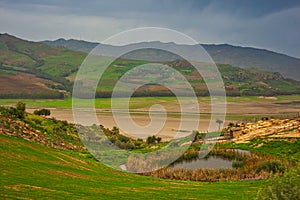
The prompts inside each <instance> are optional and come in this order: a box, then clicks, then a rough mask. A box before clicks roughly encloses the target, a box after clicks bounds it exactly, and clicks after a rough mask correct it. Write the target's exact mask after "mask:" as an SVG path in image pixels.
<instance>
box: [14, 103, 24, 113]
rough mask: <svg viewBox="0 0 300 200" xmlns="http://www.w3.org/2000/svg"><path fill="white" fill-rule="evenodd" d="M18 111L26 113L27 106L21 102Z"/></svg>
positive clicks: (17, 107) (17, 106)
mask: <svg viewBox="0 0 300 200" xmlns="http://www.w3.org/2000/svg"><path fill="white" fill-rule="evenodd" d="M16 109H17V110H20V111H23V112H25V110H26V104H25V103H23V102H21V101H19V102H18V103H17V105H16Z"/></svg>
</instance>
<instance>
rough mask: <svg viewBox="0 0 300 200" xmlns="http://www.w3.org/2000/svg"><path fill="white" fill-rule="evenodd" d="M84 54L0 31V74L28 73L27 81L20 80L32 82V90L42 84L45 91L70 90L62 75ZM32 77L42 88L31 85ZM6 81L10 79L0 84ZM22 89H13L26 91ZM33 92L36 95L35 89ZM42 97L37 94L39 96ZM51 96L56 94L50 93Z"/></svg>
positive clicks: (21, 74) (72, 68)
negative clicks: (0, 32) (28, 78)
mask: <svg viewBox="0 0 300 200" xmlns="http://www.w3.org/2000/svg"><path fill="white" fill-rule="evenodd" d="M84 57H85V54H84V53H80V52H74V51H70V50H68V49H64V48H59V47H50V46H48V45H45V44H42V43H37V42H30V41H26V40H22V39H19V38H16V37H14V36H11V35H8V34H1V35H0V74H1V76H3V75H6V76H14V75H17V76H25V77H26V76H31V77H33V78H32V80H31V81H30V83H28V82H29V80H28V81H27V79H25V80H23V81H24V84H25V85H26V84H33V85H32V86H31V87H32V88H33V90H37V91H40V92H43V91H44V90H45V87H46V88H47V89H46V90H48V92H49V91H54V90H56V92H57V91H58V90H70V88H71V83H70V82H69V81H68V80H67V79H65V77H66V76H68V75H69V74H71V73H73V72H75V71H77V69H78V67H79V66H80V63H81V62H82V60H83V59H84ZM36 78H39V81H40V83H41V84H39V85H42V86H43V88H41V87H37V86H36V87H35V86H34V85H35V83H33V82H34V81H36V80H37V79H36ZM9 82H10V80H7V83H3V86H4V87H5V86H6V85H7V84H9ZM8 89H9V88H8ZM19 89H21V90H19ZM23 89H24V88H22V86H21V87H16V88H15V89H14V90H13V93H14V94H15V95H16V96H17V95H18V94H19V95H21V96H22V95H23V96H24V93H25V94H26V92H24V91H23ZM2 94H3V93H2ZM25 96H26V95H25ZM37 96H39V95H38V93H37ZM43 97H44V96H43V95H40V98H43ZM53 98H57V96H55V95H54V96H53Z"/></svg>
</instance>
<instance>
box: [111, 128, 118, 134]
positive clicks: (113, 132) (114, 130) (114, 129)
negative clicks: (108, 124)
mask: <svg viewBox="0 0 300 200" xmlns="http://www.w3.org/2000/svg"><path fill="white" fill-rule="evenodd" d="M111 132H112V134H114V135H116V134H119V133H120V130H119V128H118V127H116V126H114V127H113V128H112V129H111Z"/></svg>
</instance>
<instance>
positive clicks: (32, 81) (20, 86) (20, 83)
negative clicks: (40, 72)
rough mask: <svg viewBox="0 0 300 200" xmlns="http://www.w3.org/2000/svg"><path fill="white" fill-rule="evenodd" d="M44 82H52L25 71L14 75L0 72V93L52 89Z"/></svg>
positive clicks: (34, 91)
mask: <svg viewBox="0 0 300 200" xmlns="http://www.w3.org/2000/svg"><path fill="white" fill-rule="evenodd" d="M45 83H49V84H53V82H52V81H49V80H46V79H41V78H38V77H36V76H34V75H32V74H27V73H17V74H15V75H14V76H11V75H8V74H0V86H1V87H0V93H3V94H5V93H14V94H16V93H36V92H45V91H46V92H47V91H52V90H51V89H50V88H48V87H47V86H46V85H45Z"/></svg>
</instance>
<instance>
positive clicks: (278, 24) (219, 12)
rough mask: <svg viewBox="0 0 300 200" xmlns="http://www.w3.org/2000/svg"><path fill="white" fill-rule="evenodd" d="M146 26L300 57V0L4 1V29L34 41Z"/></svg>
mask: <svg viewBox="0 0 300 200" xmlns="http://www.w3.org/2000/svg"><path fill="white" fill-rule="evenodd" d="M144 26H155V27H156V26H157V27H165V28H171V29H174V30H177V31H180V32H183V33H185V34H187V35H189V36H191V37H192V38H194V39H196V40H197V41H198V42H199V43H215V44H220V43H228V44H233V45H240V46H252V47H258V48H264V49H269V50H273V51H276V52H280V53H284V54H288V55H291V56H295V57H298V58H300V1H299V0H295V1H288V0H270V1H267V0H218V1H217V0H212V1H208V0H90V1H89V0H86V1H83V0H28V1H23V0H14V1H11V0H0V32H1V33H9V34H13V35H15V36H18V37H21V38H25V39H29V40H34V41H39V40H46V39H51V40H53V39H58V38H66V39H70V38H74V39H82V40H88V41H97V42H101V41H102V40H104V39H106V38H107V37H109V36H111V35H113V34H116V33H118V32H120V31H125V30H128V29H131V28H137V27H144Z"/></svg>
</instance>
